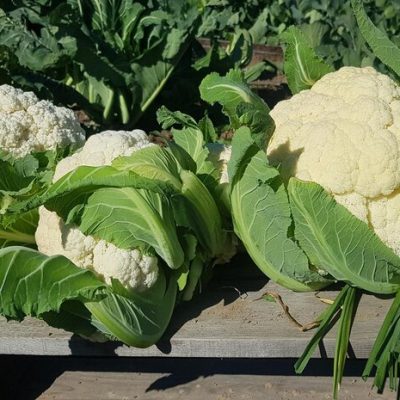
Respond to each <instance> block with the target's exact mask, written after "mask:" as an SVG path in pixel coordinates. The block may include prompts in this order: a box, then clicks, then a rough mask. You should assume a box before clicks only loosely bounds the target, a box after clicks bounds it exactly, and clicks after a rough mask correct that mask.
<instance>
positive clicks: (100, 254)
mask: <svg viewBox="0 0 400 400" xmlns="http://www.w3.org/2000/svg"><path fill="white" fill-rule="evenodd" d="M147 146H153V144H151V143H150V141H149V140H148V138H147V135H146V133H145V132H143V131H141V130H134V131H131V132H127V131H105V132H102V133H99V134H97V135H94V136H91V137H90V138H89V139H88V140H87V142H86V143H85V145H84V146H83V147H82V148H81V149H79V150H78V152H76V153H75V154H73V155H72V156H70V157H67V158H64V159H63V160H61V161H60V162H59V163H58V165H57V167H56V171H55V175H54V181H56V180H58V179H60V178H61V177H62V176H64V175H65V174H67V173H68V172H70V171H72V170H74V169H75V168H77V167H79V166H82V165H86V166H93V167H96V166H102V165H110V164H111V163H112V161H113V160H114V159H115V158H117V157H119V156H128V155H130V154H132V153H133V152H135V151H137V150H139V149H141V148H143V147H147ZM35 237H36V242H37V246H38V249H39V251H41V252H42V253H44V254H47V255H55V254H61V255H63V256H65V257H67V258H68V259H70V260H71V261H72V262H74V263H75V264H76V265H77V266H79V267H81V268H88V269H92V270H93V271H95V272H96V273H97V274H99V275H100V276H102V277H103V279H104V280H105V282H106V283H111V278H113V279H117V280H119V281H120V282H121V283H122V284H123V285H124V286H125V287H127V288H128V289H132V290H136V291H143V290H145V289H147V288H150V287H151V286H152V285H153V284H154V283H155V282H156V281H157V277H158V260H157V257H154V256H152V255H147V254H143V253H142V252H141V251H140V250H138V249H132V250H125V249H119V248H118V247H116V246H115V245H113V244H112V243H108V242H106V241H105V240H99V239H96V238H94V237H92V236H86V235H84V234H83V233H82V232H81V231H80V230H79V228H78V227H77V226H74V225H70V224H66V223H65V222H64V221H63V220H62V219H61V218H60V217H59V216H58V215H57V214H56V213H55V212H51V211H49V210H47V209H46V208H45V207H40V209H39V224H38V228H37V230H36V235H35Z"/></svg>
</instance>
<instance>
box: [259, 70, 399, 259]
mask: <svg viewBox="0 0 400 400" xmlns="http://www.w3.org/2000/svg"><path fill="white" fill-rule="evenodd" d="M271 116H272V118H273V119H274V121H275V124H276V129H275V132H274V134H273V136H272V138H271V141H270V144H269V147H268V150H267V154H268V158H269V160H270V162H271V163H272V164H273V165H275V166H279V167H280V170H281V172H282V175H283V177H284V178H285V179H288V178H289V177H290V176H295V177H297V178H299V179H302V180H305V181H314V182H317V183H318V184H320V185H321V186H322V187H324V189H325V190H327V191H328V192H329V193H331V194H332V195H333V196H334V198H335V199H336V201H337V202H338V203H340V204H342V205H343V206H345V207H346V208H347V209H348V210H349V211H350V212H352V213H353V214H354V215H355V216H356V217H358V218H359V219H361V220H362V221H364V222H366V223H367V224H368V225H369V226H370V227H371V228H372V229H373V230H374V231H375V233H376V234H377V235H378V236H379V237H380V238H381V239H382V241H383V242H385V243H386V244H387V245H388V246H390V247H391V248H392V249H393V250H394V252H395V253H396V254H398V255H400V87H399V86H398V85H397V84H396V83H395V82H394V81H393V80H391V79H390V78H389V77H388V76H386V75H383V74H380V73H378V72H377V71H375V70H374V69H373V68H371V67H367V68H355V67H343V68H341V69H340V70H338V71H336V72H332V73H329V74H327V75H325V76H324V77H322V78H321V79H320V80H319V81H318V82H317V83H315V85H314V86H313V87H312V88H311V89H309V90H303V91H301V92H300V93H298V94H296V95H294V96H293V97H292V98H291V99H289V100H285V101H282V102H280V103H278V104H277V105H276V106H275V108H274V109H273V110H272V111H271Z"/></svg>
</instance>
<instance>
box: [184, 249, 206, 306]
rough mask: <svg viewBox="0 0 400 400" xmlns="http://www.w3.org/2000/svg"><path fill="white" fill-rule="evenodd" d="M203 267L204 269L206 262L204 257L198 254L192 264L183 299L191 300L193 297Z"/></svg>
mask: <svg viewBox="0 0 400 400" xmlns="http://www.w3.org/2000/svg"><path fill="white" fill-rule="evenodd" d="M203 269H204V262H203V260H202V258H201V257H200V256H196V258H195V259H194V260H193V261H192V263H191V264H190V270H189V275H188V282H187V285H186V287H185V290H184V292H183V295H182V299H183V300H184V301H189V300H191V299H192V297H193V294H194V291H195V290H196V287H197V284H198V283H199V281H200V278H201V274H202V272H203Z"/></svg>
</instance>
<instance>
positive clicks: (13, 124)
mask: <svg viewBox="0 0 400 400" xmlns="http://www.w3.org/2000/svg"><path fill="white" fill-rule="evenodd" d="M84 140H85V133H84V131H83V129H82V128H81V127H80V125H79V122H78V120H77V119H76V117H75V115H74V113H73V112H72V111H71V110H69V109H68V108H64V107H56V106H55V105H54V104H53V103H51V102H50V101H46V100H39V99H38V98H37V97H36V95H35V94H34V93H33V92H24V91H22V90H21V89H17V88H14V87H13V86H10V85H1V86H0V149H1V150H3V151H5V152H6V153H8V154H11V155H12V156H13V157H16V158H20V157H24V156H26V155H27V154H29V153H32V152H41V151H46V150H55V149H56V148H57V147H66V146H68V145H73V146H74V147H79V146H80V145H82V144H83V142H84Z"/></svg>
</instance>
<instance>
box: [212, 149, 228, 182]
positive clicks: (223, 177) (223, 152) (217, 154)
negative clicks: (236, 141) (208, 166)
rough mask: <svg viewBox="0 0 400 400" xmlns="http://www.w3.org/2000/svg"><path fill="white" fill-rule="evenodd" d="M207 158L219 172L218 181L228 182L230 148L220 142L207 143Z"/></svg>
mask: <svg viewBox="0 0 400 400" xmlns="http://www.w3.org/2000/svg"><path fill="white" fill-rule="evenodd" d="M207 148H208V150H209V152H210V153H209V155H208V160H209V161H211V162H212V163H213V165H214V166H215V167H216V168H217V170H218V172H219V177H220V178H219V183H220V184H224V183H229V176H228V161H229V160H230V158H231V153H232V148H231V146H229V145H225V144H222V143H208V144H207Z"/></svg>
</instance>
